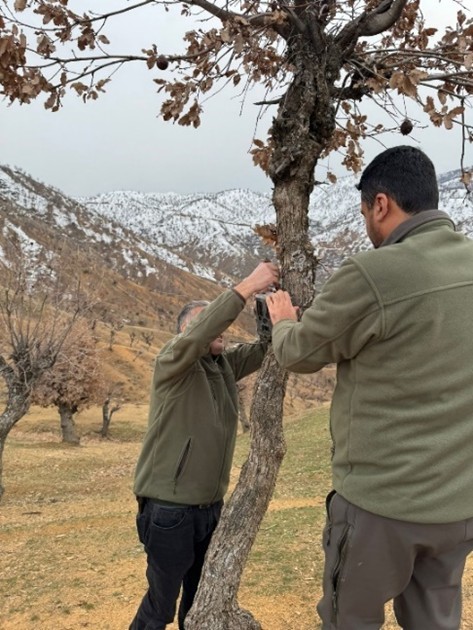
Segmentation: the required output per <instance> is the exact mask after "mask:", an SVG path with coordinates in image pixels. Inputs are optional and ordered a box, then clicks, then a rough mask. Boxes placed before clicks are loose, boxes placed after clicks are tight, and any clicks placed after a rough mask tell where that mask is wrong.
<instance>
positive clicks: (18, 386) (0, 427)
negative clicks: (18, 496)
mask: <svg viewBox="0 0 473 630" xmlns="http://www.w3.org/2000/svg"><path fill="white" fill-rule="evenodd" d="M3 377H4V380H5V383H6V385H7V388H8V401H7V405H6V407H5V410H4V412H3V413H2V414H1V415H0V500H1V498H2V496H3V492H4V487H3V483H2V482H3V450H4V447H5V441H6V439H7V436H8V434H9V433H10V431H11V429H12V428H13V427H14V426H15V424H16V423H17V422H18V420H21V418H23V416H24V415H25V414H26V413H27V411H28V409H29V407H30V389H29V387H28V386H27V385H26V384H25V383H24V382H17V381H16V379H15V377H14V376H13V372H11V374H10V375H9V376H8V377H7V370H6V369H4V371H3Z"/></svg>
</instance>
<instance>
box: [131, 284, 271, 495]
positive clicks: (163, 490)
mask: <svg viewBox="0 0 473 630" xmlns="http://www.w3.org/2000/svg"><path fill="white" fill-rule="evenodd" d="M243 307H244V302H243V300H242V299H241V298H240V297H239V296H238V295H237V294H236V293H235V292H234V291H232V290H228V291H225V292H224V293H222V294H221V295H220V296H219V297H218V298H217V299H216V300H214V301H213V302H212V303H211V304H210V305H209V306H207V307H206V308H205V309H204V310H203V311H202V312H201V313H199V314H198V315H197V317H195V318H194V319H192V320H191V322H190V323H189V325H188V326H187V328H186V329H185V331H184V332H183V333H181V334H180V335H177V336H176V337H174V339H172V340H171V341H170V342H169V343H168V344H166V346H164V348H163V349H162V350H161V352H160V354H159V355H158V357H157V359H156V365H155V370H154V376H153V382H152V389H151V401H150V411H149V421H148V431H147V433H146V435H145V438H144V443H143V448H142V451H141V455H140V457H139V459H138V464H137V468H136V475H135V485H134V492H135V494H136V495H137V496H143V497H148V498H152V499H161V500H164V501H171V502H173V503H181V504H186V505H199V504H208V503H213V502H214V501H218V500H220V499H222V498H223V496H224V495H225V492H226V491H227V488H228V482H229V477H230V468H231V464H232V457H233V451H234V447H235V438H236V431H237V424H238V394H237V389H236V381H238V380H239V379H240V378H243V377H245V376H247V375H248V374H251V373H252V372H254V371H255V370H257V369H258V368H259V367H260V365H261V363H262V360H263V357H264V353H265V350H266V346H265V345H263V344H261V343H255V344H241V345H239V346H237V347H235V348H232V349H231V350H228V351H226V352H224V353H223V354H222V355H220V356H219V357H217V358H213V357H212V356H211V355H210V354H209V344H210V343H211V341H213V340H214V339H215V338H216V337H218V335H219V334H221V333H222V332H223V331H224V330H225V329H226V328H228V326H229V325H230V324H231V323H232V322H233V321H234V320H235V319H236V317H237V316H238V314H239V313H240V312H241V310H242V309H243Z"/></svg>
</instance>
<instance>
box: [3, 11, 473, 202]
mask: <svg viewBox="0 0 473 630" xmlns="http://www.w3.org/2000/svg"><path fill="white" fill-rule="evenodd" d="M75 1H76V5H77V0H75ZM468 2H470V0H468ZM100 4H101V5H102V6H103V5H104V4H105V3H104V2H103V0H102V2H101V3H100ZM422 4H423V5H426V7H427V5H428V8H427V11H428V13H427V16H428V20H427V21H428V24H434V25H436V26H441V25H442V24H443V25H445V24H454V23H455V14H456V11H457V10H458V5H455V3H454V1H453V0H441V1H440V0H423V2H422V3H421V5H422ZM80 5H81V6H82V7H85V6H92V7H93V6H94V5H95V3H94V0H89V1H88V2H84V0H80ZM106 5H108V6H109V7H110V6H112V3H110V2H108V3H106ZM95 6H97V5H95ZM183 23H184V24H185V30H189V29H190V28H191V25H190V23H189V22H186V21H185V20H182V19H181V18H179V17H178V14H177V13H176V15H175V16H174V15H173V14H166V16H164V17H163V15H162V13H159V14H158V12H157V11H155V10H149V9H147V10H144V11H141V12H140V13H137V15H136V16H134V17H133V19H132V17H131V15H127V17H126V19H122V20H121V22H120V24H119V25H118V26H117V27H116V30H114V31H113V32H112V35H113V37H112V44H113V46H114V47H115V48H116V49H117V50H119V51H120V52H123V53H132V52H137V53H139V52H140V50H141V48H143V47H147V46H149V45H150V44H151V43H152V42H153V41H154V42H156V43H157V45H158V49H159V50H160V51H162V52H168V53H173V52H177V48H176V46H177V44H176V43H175V42H179V41H180V33H181V32H182V28H181V26H182V24H183ZM106 32H107V33H109V32H110V31H106ZM130 42H132V43H131V45H130ZM153 73H154V71H153V72H150V71H148V70H147V69H146V68H143V67H141V66H140V65H139V64H136V65H129V66H128V67H127V68H124V69H123V70H121V71H120V72H119V73H118V74H116V75H115V76H114V78H113V81H112V83H111V84H110V85H109V86H108V88H107V93H106V94H104V95H102V96H101V97H100V99H99V100H98V101H96V102H89V103H87V104H86V105H84V104H83V103H82V102H81V100H80V99H78V98H77V97H75V96H73V95H71V96H69V97H68V98H67V99H66V101H65V107H64V108H63V109H62V110H60V111H59V112H56V113H51V112H50V111H46V110H44V107H43V104H42V102H43V100H44V99H41V101H38V102H36V103H33V104H32V105H24V106H18V105H13V106H8V104H7V103H6V102H3V103H0V107H1V108H2V109H1V117H0V143H1V144H0V147H1V150H0V163H2V164H9V165H12V166H19V167H21V168H23V169H24V170H25V171H27V172H28V173H30V174H31V175H32V176H33V177H35V178H37V179H40V180H42V181H43V182H45V183H46V184H50V185H53V186H56V187H57V188H59V189H61V190H63V191H64V192H65V193H66V194H69V195H73V196H74V195H76V196H78V195H86V196H89V195H94V194H97V193H100V192H106V191H110V190H140V191H144V192H151V191H156V192H167V191H174V192H179V193H185V192H203V191H208V192H211V191H219V190H224V189H228V188H250V189H253V190H259V191H265V192H269V191H270V190H271V183H270V181H269V180H268V179H267V178H266V177H265V176H264V174H263V173H262V172H261V170H260V169H259V168H256V167H255V166H253V163H252V160H251V156H250V155H249V153H248V151H249V149H250V146H251V140H252V138H253V135H254V132H255V125H256V119H257V114H258V111H259V109H258V108H257V107H255V106H254V105H253V102H254V101H256V100H258V98H260V97H261V94H254V95H250V96H248V97H247V99H246V103H245V104H244V107H243V110H242V103H241V99H240V98H239V96H238V94H237V93H236V92H235V91H232V90H231V89H228V90H224V91H223V92H222V93H220V94H219V95H218V96H216V97H215V98H214V99H211V100H209V101H208V102H207V103H205V105H204V108H205V114H204V116H203V119H202V125H201V127H200V128H199V129H197V130H195V129H193V128H188V127H180V126H178V125H173V124H171V123H169V122H168V123H165V122H163V121H162V120H161V119H160V118H158V112H159V106H160V97H159V96H158V95H157V93H156V89H155V88H156V86H155V84H154V83H153V82H152V78H153V77H154V76H157V75H156V73H154V74H153ZM160 76H165V73H163V74H162V75H160ZM407 113H408V114H409V115H411V116H412V117H414V118H416V119H419V120H420V121H421V122H422V123H423V124H427V121H426V118H425V117H424V115H423V114H422V113H421V112H419V110H418V108H416V107H415V105H414V104H409V103H408V110H407ZM272 114H273V112H269V113H268V114H266V115H265V116H264V117H263V118H262V120H260V121H259V123H258V127H257V130H256V137H258V138H260V139H265V138H266V132H267V129H268V127H269V125H270V123H271V116H272ZM416 140H417V141H418V142H415V141H416ZM383 141H384V142H385V144H387V146H392V145H395V144H400V143H404V142H406V139H405V138H404V137H402V136H401V135H395V136H393V137H390V138H385V139H384V140H383ZM459 141H460V138H459V134H458V132H446V131H445V130H436V129H433V128H432V127H430V126H429V127H428V129H425V130H416V131H415V133H414V134H413V138H412V139H411V138H409V139H408V140H407V142H412V143H415V144H416V145H417V146H420V147H421V148H423V149H424V150H425V151H426V152H427V153H428V154H429V155H430V156H431V157H432V159H433V160H434V162H435V165H436V167H437V170H438V172H444V171H447V170H452V169H455V168H458V167H459V160H460V144H459ZM365 148H366V157H367V159H368V160H369V159H371V158H372V157H373V156H374V155H376V154H377V153H379V152H380V151H381V150H382V147H381V146H380V145H379V144H378V143H376V142H374V141H371V143H370V144H367V145H365ZM467 150H468V152H469V154H468V155H467V160H468V162H469V163H473V149H472V145H469V147H468V149H467ZM331 168H332V169H333V170H335V172H337V173H338V174H342V173H343V171H342V170H341V169H340V168H339V167H338V166H337V159H336V158H332V160H331ZM319 177H320V178H323V177H324V173H323V171H322V170H321V171H320V174H319Z"/></svg>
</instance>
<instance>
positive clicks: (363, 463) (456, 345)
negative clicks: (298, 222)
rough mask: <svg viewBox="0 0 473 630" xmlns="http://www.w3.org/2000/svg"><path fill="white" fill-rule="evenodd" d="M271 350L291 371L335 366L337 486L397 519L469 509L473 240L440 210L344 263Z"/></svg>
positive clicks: (441, 516) (464, 513) (472, 483)
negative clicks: (379, 245) (455, 227)
mask: <svg viewBox="0 0 473 630" xmlns="http://www.w3.org/2000/svg"><path fill="white" fill-rule="evenodd" d="M273 347H274V351H275V354H276V357H277V359H278V361H279V362H280V363H281V365H283V366H284V367H285V368H287V369H289V370H291V371H294V372H314V371H317V370H319V369H321V368H322V367H323V366H324V365H326V364H327V363H331V362H336V363H337V385H336V389H335V392H334V396H333V401H332V408H331V431H332V437H333V443H334V449H335V450H334V456H333V484H334V488H335V489H336V490H337V492H339V493H340V494H341V495H342V496H344V497H345V498H346V499H347V500H348V501H350V502H352V503H354V504H355V505H358V506H359V507H361V508H364V509H365V510H368V511H370V512H373V513H375V514H380V515H382V516H387V517H391V518H395V519H400V520H406V521H412V522H423V523H444V522H452V521H458V520H462V519H465V518H470V517H472V516H473V241H471V240H470V239H468V238H467V237H465V236H464V235H462V234H460V233H457V232H455V231H454V227H453V224H452V222H451V220H450V219H449V217H448V215H446V214H444V213H440V212H438V211H428V212H425V213H420V214H419V215H416V216H415V217H414V218H412V219H409V220H408V221H407V222H405V223H403V224H401V226H399V227H398V228H397V229H396V230H395V231H394V232H393V234H392V235H391V236H390V237H389V238H388V239H387V241H386V242H385V243H384V244H383V246H382V247H380V248H379V249H376V250H371V251H367V252H362V253H360V254H357V255H356V256H353V257H352V258H350V259H349V260H347V261H346V263H345V264H344V265H342V267H341V268H340V269H339V270H338V271H337V272H336V273H335V274H334V275H333V276H332V277H331V279H330V280H329V281H328V282H327V283H326V285H325V286H324V288H323V290H322V292H321V293H320V294H319V295H318V296H317V297H316V299H315V300H314V303H313V304H312V306H311V307H310V308H309V309H308V310H307V311H306V312H305V313H304V315H303V317H302V319H301V321H300V322H299V323H294V322H292V321H288V320H284V321H281V322H279V323H278V324H277V325H276V326H275V327H274V330H273Z"/></svg>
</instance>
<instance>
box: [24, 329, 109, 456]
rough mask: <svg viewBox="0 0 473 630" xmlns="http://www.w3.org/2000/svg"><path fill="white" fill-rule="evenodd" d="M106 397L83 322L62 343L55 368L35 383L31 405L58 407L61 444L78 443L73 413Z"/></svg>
mask: <svg viewBox="0 0 473 630" xmlns="http://www.w3.org/2000/svg"><path fill="white" fill-rule="evenodd" d="M106 395H107V387H106V384H105V382H104V379H103V375H102V367H101V362H100V356H99V352H98V349H97V340H96V338H95V337H93V335H92V334H91V331H90V327H89V324H88V322H87V321H86V320H82V321H81V322H80V323H78V324H77V325H76V327H75V329H74V331H72V332H71V333H70V334H69V335H68V337H67V339H66V340H65V342H64V343H63V345H62V347H61V350H60V351H59V354H58V356H57V359H56V362H55V364H54V366H53V367H51V368H50V369H49V370H47V371H45V372H44V373H43V374H42V376H41V378H39V380H38V381H37V383H36V386H35V388H34V390H33V398H32V402H33V404H36V405H40V406H42V407H50V406H55V407H57V408H58V411H59V416H60V419H61V432H62V441H63V442H67V443H69V444H79V442H80V437H79V435H78V433H77V431H76V426H75V420H74V416H75V414H76V413H77V412H79V411H81V410H83V409H86V408H87V407H90V406H91V405H93V404H99V403H101V402H102V401H103V399H104V397H105V396H106Z"/></svg>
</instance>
